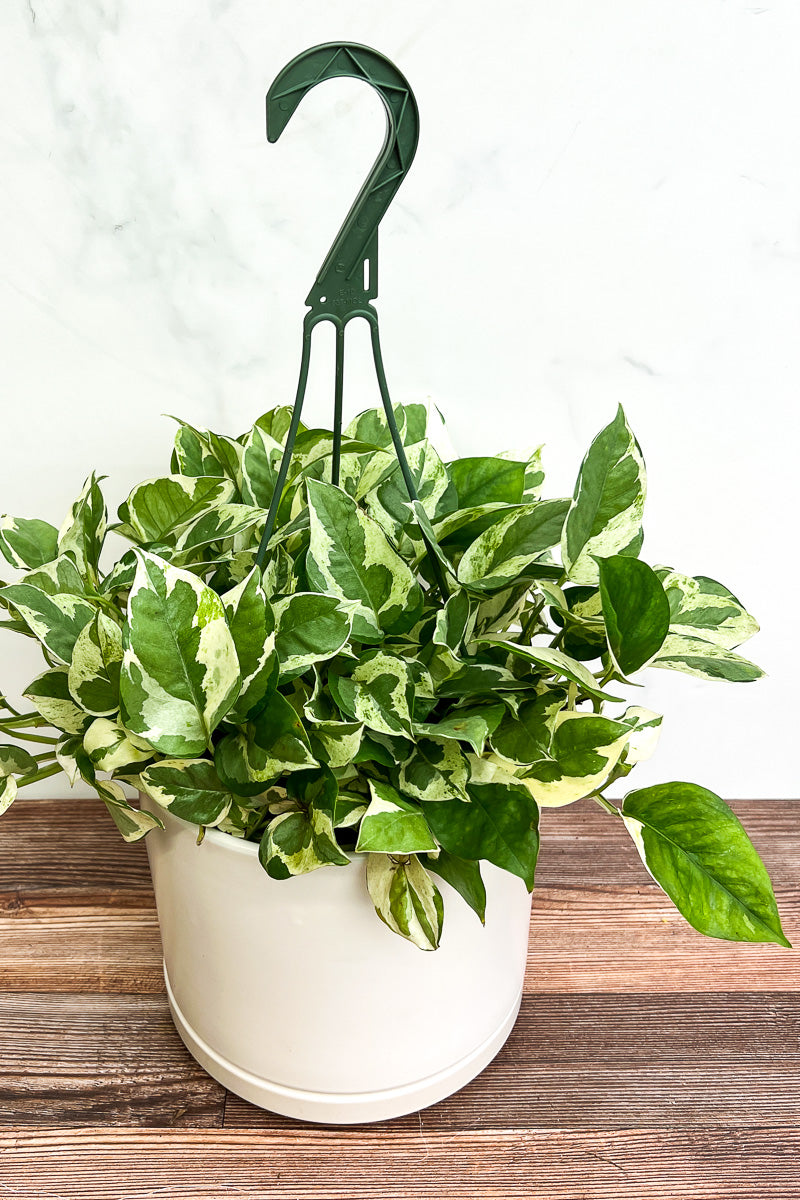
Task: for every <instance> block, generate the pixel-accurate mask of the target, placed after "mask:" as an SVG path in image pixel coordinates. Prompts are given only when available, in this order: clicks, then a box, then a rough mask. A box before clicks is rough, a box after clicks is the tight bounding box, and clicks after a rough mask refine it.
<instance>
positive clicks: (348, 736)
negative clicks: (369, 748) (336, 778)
mask: <svg viewBox="0 0 800 1200" xmlns="http://www.w3.org/2000/svg"><path fill="white" fill-rule="evenodd" d="M363 736H364V726H363V725H362V723H361V722H360V721H315V723H314V726H313V729H311V730H310V731H309V741H310V743H311V748H312V750H313V751H314V754H315V755H316V757H317V758H319V759H320V760H321V761H323V762H326V763H327V764H328V766H329V767H331V768H332V769H334V770H335V769H336V768H339V767H346V766H347V765H348V763H351V762H353V761H354V759H355V757H356V755H357V754H358V751H359V748H360V746H361V742H362V739H363Z"/></svg>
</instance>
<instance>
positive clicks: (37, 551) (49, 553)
mask: <svg viewBox="0 0 800 1200" xmlns="http://www.w3.org/2000/svg"><path fill="white" fill-rule="evenodd" d="M0 552H2V554H3V555H4V557H5V558H6V559H8V561H9V562H10V563H11V566H12V567H16V569H17V570H18V571H27V570H29V569H31V568H32V567H41V566H43V565H44V564H45V563H48V562H51V561H52V560H53V559H54V558H55V557H56V556H57V554H58V530H57V529H56V527H55V526H54V525H50V524H49V523H48V522H47V521H38V520H28V519H27V518H26V517H7V516H3V517H0Z"/></svg>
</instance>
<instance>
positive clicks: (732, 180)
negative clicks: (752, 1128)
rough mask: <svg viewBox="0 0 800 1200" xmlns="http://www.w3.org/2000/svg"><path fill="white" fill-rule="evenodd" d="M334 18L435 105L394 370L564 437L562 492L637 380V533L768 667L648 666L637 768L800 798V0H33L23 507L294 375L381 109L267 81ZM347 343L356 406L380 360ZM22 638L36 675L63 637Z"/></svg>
mask: <svg viewBox="0 0 800 1200" xmlns="http://www.w3.org/2000/svg"><path fill="white" fill-rule="evenodd" d="M333 39H349V40H354V41H360V42H364V43H367V44H370V45H373V46H375V47H376V48H378V49H380V50H382V51H383V52H384V53H386V54H387V55H388V56H389V57H390V58H392V59H394V60H395V61H396V62H397V64H398V65H399V66H400V68H401V70H403V71H404V73H405V74H406V75H407V76H408V78H409V80H410V82H411V84H412V87H413V88H414V90H415V93H416V95H417V98H418V101H419V104H420V108H421V113H422V139H421V143H420V149H419V152H418V156H417V160H416V163H415V165H414V167H413V169H412V171H411V174H410V175H409V177H408V179H407V180H406V182H405V183H404V185H403V187H402V189H401V191H400V194H399V196H398V197H397V199H396V201H395V203H394V205H393V206H392V208H391V210H390V212H389V215H388V216H387V218H386V220H385V222H384V226H383V229H382V243H381V296H380V298H379V301H378V305H379V308H380V311H381V318H382V328H383V338H384V349H385V354H386V361H387V369H388V373H389V380H390V384H391V386H392V390H393V395H394V398H395V400H398V401H408V400H412V399H420V398H425V397H428V396H430V397H432V398H433V399H434V400H435V402H436V403H437V404H438V405H439V406H440V407H441V408H442V409H443V410H444V412H445V414H446V416H447V419H448V425H449V429H450V434H451V437H452V440H453V442H454V444H455V446H456V447H457V449H458V451H459V452H460V453H484V452H488V451H493V450H500V449H503V448H506V447H515V448H518V447H519V446H520V445H526V444H536V443H538V442H545V443H546V446H547V451H546V453H547V460H546V461H547V465H548V467H549V470H550V475H551V484H550V487H551V489H552V490H551V492H550V494H552V495H558V494H564V493H566V492H568V491H570V490H571V488H572V484H573V481H574V476H575V472H576V470H577V467H578V464H579V462H580V458H581V455H582V453H583V451H584V450H585V448H586V446H587V445H588V442H589V440H590V438H591V437H592V436H593V435H594V433H595V432H596V431H597V430H598V429H599V428H600V427H601V426H602V425H604V424H605V423H606V422H607V421H608V420H610V419H611V417H612V416H613V413H614V410H615V406H616V404H617V402H619V401H621V402H622V403H623V404H624V405H625V408H626V411H627V413H628V417H629V420H630V421H631V424H632V425H633V427H634V430H635V431H636V432H637V435H638V437H639V440H640V442H641V443H642V446H643V449H644V452H645V456H646V458H647V461H648V465H649V469H650V482H651V491H650V499H649V501H648V510H647V513H646V518H647V521H646V531H647V537H646V542H645V550H644V556H645V557H646V558H647V559H648V560H649V561H650V562H661V563H668V564H670V565H672V566H675V567H677V568H679V569H681V570H683V571H686V572H689V573H704V574H708V575H711V576H714V577H716V578H719V579H721V580H722V582H724V583H726V584H728V585H729V586H730V587H731V588H732V590H733V591H735V592H736V593H737V594H739V595H740V597H741V598H742V599H743V601H744V602H745V603H746V604H747V605H749V606H750V608H751V609H752V610H753V611H754V612H755V613H756V615H757V616H758V617H759V619H760V620H761V623H762V633H761V634H759V635H758V637H757V638H756V639H754V641H753V642H752V643H750V652H751V653H752V656H753V657H754V658H756V659H757V660H758V661H759V662H760V663H762V665H763V666H764V667H765V668H766V669H767V671H768V672H769V677H768V678H767V679H765V680H763V681H762V682H760V683H758V684H752V685H739V686H735V685H726V684H722V683H716V684H715V683H703V682H701V681H698V680H693V679H691V678H689V677H687V676H673V675H671V674H668V673H666V672H657V671H651V672H649V673H646V674H645V675H644V676H642V678H643V680H644V682H645V683H646V687H645V688H644V689H643V691H642V693H641V694H640V696H639V697H637V698H638V699H640V701H642V702H644V703H647V704H650V705H651V706H652V707H655V708H659V707H661V706H663V711H665V712H666V714H667V721H666V723H665V731H664V734H663V737H662V743H661V748H660V751H659V753H658V755H657V756H656V758H655V759H654V760H653V761H652V762H651V763H649V764H646V765H644V766H642V767H641V768H640V769H639V771H638V777H639V780H640V782H642V783H647V782H655V781H656V780H663V779H674V778H679V779H692V780H696V781H697V782H701V783H704V784H706V785H707V786H710V787H713V788H715V789H716V790H718V791H720V792H722V793H723V794H724V795H727V796H731V797H736V796H750V797H761V796H765V797H781V796H797V795H798V791H799V790H800V789H798V775H797V770H796V767H795V761H796V755H795V751H794V744H795V742H796V728H797V724H798V715H800V714H799V713H798V700H797V687H796V685H795V682H794V676H795V675H796V673H797V670H798V666H800V662H798V652H797V635H796V632H795V630H796V626H795V622H794V611H793V610H794V604H795V603H796V599H795V597H796V596H797V594H798V587H797V585H798V582H800V581H798V573H797V566H796V563H797V549H796V547H797V534H796V531H795V520H796V515H797V512H798V505H797V502H796V499H795V496H796V482H795V481H796V476H797V468H796V463H797V433H798V421H797V415H796V413H797V396H798V383H800V339H798V319H799V318H800V304H799V303H798V300H799V299H800V136H798V129H799V127H800V106H799V105H798V92H799V91H800V88H799V87H798V75H797V63H798V56H799V53H800V7H799V6H798V5H797V3H796V0H778V2H776V3H768V2H767V0H765V2H764V3H763V4H759V3H757V2H756V0H753V2H750V3H745V2H744V0H673V2H672V3H671V4H666V3H664V2H663V0H560V2H559V3H558V4H552V3H545V0H525V2H524V3H522V2H516V0H514V2H512V0H495V3H493V4H492V5H491V6H488V7H487V6H486V5H484V4H478V3H476V2H475V0H460V3H456V2H454V0H439V2H438V3H435V4H431V3H430V0H426V2H422V0H404V2H403V3H402V4H401V3H398V2H396V0H384V3H381V4H376V3H366V2H364V0H361V2H358V0H306V2H298V0H294V2H291V0H266V2H265V0H171V2H170V3H169V4H164V3H163V2H158V3H157V2H156V0H136V2H134V0H82V2H81V3H80V4H76V3H74V2H72V0H5V3H4V4H3V5H2V7H1V8H0V76H1V77H2V79H3V92H2V100H1V101H0V113H1V114H2V116H1V118H0V171H1V172H2V174H1V176H0V177H1V178H2V185H0V329H2V335H1V336H0V395H2V425H0V429H1V430H2V432H1V433H0V437H1V438H2V457H1V458H0V464H2V465H1V467H0V510H2V511H8V512H12V513H16V514H19V515H26V516H34V515H38V516H42V517H46V518H47V519H50V520H52V521H54V522H55V523H57V524H58V523H59V522H60V520H61V518H62V516H63V514H64V512H65V510H66V508H67V506H68V504H69V503H70V502H71V500H72V498H73V496H74V494H75V493H76V492H77V491H78V489H79V487H80V485H81V483H82V481H83V479H84V477H85V476H86V475H87V474H88V473H89V471H90V470H92V469H93V468H97V469H98V470H100V471H103V472H105V473H107V474H108V476H109V479H108V482H107V484H106V489H107V495H108V496H109V499H110V501H111V502H112V503H113V504H114V505H116V504H117V503H118V502H119V501H120V500H121V499H122V498H123V496H124V495H125V494H126V492H127V490H128V488H129V487H130V485H131V484H132V483H133V482H135V481H136V480H138V479H140V478H144V477H146V476H148V475H152V474H158V473H162V472H163V471H164V470H165V469H166V467H167V462H168V453H169V443H170V439H171V434H172V430H171V424H170V422H169V421H167V420H165V419H164V418H163V417H162V415H161V414H163V413H169V412H174V413H180V414H181V415H183V416H185V417H186V418H187V419H189V420H191V421H193V422H195V423H199V424H210V425H211V426H213V427H217V428H219V429H222V430H226V431H230V432H234V433H238V432H240V431H241V429H243V428H244V427H245V426H246V425H248V424H249V423H250V422H251V421H252V420H253V419H254V418H255V416H256V415H257V414H258V413H259V412H260V411H262V410H263V409H264V408H266V407H269V406H271V405H273V404H275V403H286V402H287V401H289V400H290V399H291V398H292V396H293V392H294V385H295V378H296V371H297V366H298V353H299V328H300V321H301V317H302V314H303V311H304V309H303V299H304V297H305V295H306V292H307V290H308V288H309V286H310V284H311V282H312V280H313V277H314V274H315V271H316V268H317V266H318V265H319V262H320V261H321V259H322V256H323V254H324V252H325V251H326V250H327V247H328V245H329V242H330V240H331V238H332V236H333V234H334V233H335V231H336V229H337V228H338V225H339V223H340V221H341V218H342V217H343V215H344V213H345V211H346V209H347V207H348V204H349V202H350V199H351V198H352V196H353V195H354V194H355V192H356V190H357V188H358V186H359V185H360V182H361V179H362V178H363V176H364V174H365V173H366V169H367V167H368V166H369V164H370V163H371V162H372V160H373V158H374V156H375V153H376V152H377V149H378V147H379V144H380V142H381V140H382V136H383V115H382V111H381V107H380V103H379V101H378V99H377V97H376V96H374V95H373V94H372V93H371V91H370V89H368V88H366V87H364V85H362V84H358V83H356V82H352V81H337V82H331V83H328V84H326V85H324V86H321V87H320V88H318V89H317V90H316V91H315V92H314V93H312V94H311V95H310V96H308V97H307V98H306V99H305V100H304V101H303V104H302V106H301V108H300V109H299V111H298V112H297V114H296V115H295V117H294V118H293V120H292V122H291V124H290V125H289V127H288V129H287V130H286V132H285V134H284V135H283V137H282V138H281V140H280V142H278V143H277V144H276V145H274V146H269V145H268V144H267V142H266V140H265V137H264V115H263V109H264V94H265V92H266V90H267V87H268V86H269V83H270V82H271V80H272V78H273V76H274V75H275V74H276V72H277V71H278V70H279V69H280V68H281V67H282V66H283V65H284V63H285V62H286V61H288V59H289V58H291V57H292V56H293V55H294V54H296V53H297V52H299V51H300V50H302V49H304V48H305V47H306V46H310V45H313V44H315V43H318V42H322V41H327V40H333ZM352 350H353V357H352V358H351V359H350V360H349V362H348V382H349V385H350V387H349V390H348V397H347V404H348V408H349V411H350V412H351V413H354V412H356V411H358V410H359V409H360V408H363V407H365V406H367V405H369V404H372V403H374V402H376V401H377V393H376V389H375V387H374V383H373V381H372V377H371V374H370V373H369V371H368V370H367V369H366V346H365V344H364V342H363V341H359V340H358V338H354V341H353V346H352ZM329 370H330V360H329V359H326V357H325V355H324V354H323V353H320V354H319V355H318V358H317V364H316V368H315V372H314V379H313V381H312V383H313V388H312V394H311V398H310V401H309V405H310V408H309V412H310V415H311V416H313V417H316V418H317V419H319V420H325V419H327V417H328V415H329V408H330V401H329V393H328V387H329V384H328V378H329V376H328V372H329ZM15 640H16V639H14V638H13V637H12V636H11V635H7V636H6V637H3V638H2V642H0V661H1V664H2V680H3V684H4V686H5V687H6V689H7V691H8V692H9V693H10V694H12V695H14V694H18V692H19V690H20V689H21V686H22V684H23V683H24V682H26V681H27V679H28V678H30V676H31V675H32V674H33V673H34V671H37V670H39V669H40V667H39V660H38V658H37V656H36V655H35V653H34V652H33V647H28V646H27V645H23V646H18V645H15V644H11V643H14V642H15ZM29 651H30V652H29ZM47 789H50V790H52V788H51V785H50V784H47V785H45V790H47Z"/></svg>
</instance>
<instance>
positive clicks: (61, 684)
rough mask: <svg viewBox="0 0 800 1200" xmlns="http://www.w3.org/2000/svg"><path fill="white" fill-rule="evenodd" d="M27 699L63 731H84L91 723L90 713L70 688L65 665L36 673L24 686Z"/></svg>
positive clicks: (49, 721) (51, 723)
mask: <svg viewBox="0 0 800 1200" xmlns="http://www.w3.org/2000/svg"><path fill="white" fill-rule="evenodd" d="M25 699H26V700H30V702H31V704H32V705H33V706H34V708H35V709H36V710H37V712H39V713H41V715H42V716H43V717H44V719H45V721H47V722H48V723H49V724H50V725H52V726H54V728H56V729H61V730H63V732H64V733H70V734H78V733H80V734H82V733H83V732H84V730H85V729H86V726H87V725H88V724H89V717H88V716H87V714H86V713H85V712H84V711H83V709H82V708H79V707H78V705H77V704H76V703H75V700H74V699H73V697H72V693H71V692H70V690H69V677H68V672H67V668H66V667H52V668H51V669H50V670H49V671H44V672H43V673H42V674H41V675H37V677H36V679H34V680H33V682H32V683H29V684H28V686H27V688H26V689H25Z"/></svg>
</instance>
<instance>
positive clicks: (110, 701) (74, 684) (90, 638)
mask: <svg viewBox="0 0 800 1200" xmlns="http://www.w3.org/2000/svg"><path fill="white" fill-rule="evenodd" d="M121 664H122V630H121V629H120V627H119V625H118V624H117V623H116V621H114V620H112V619H111V617H108V616H106V614H105V613H103V612H98V613H97V615H96V616H95V617H94V619H93V620H92V621H90V622H89V624H88V625H84V627H83V629H82V630H81V632H80V633H79V634H78V637H77V638H76V641H75V649H74V650H73V652H72V662H71V663H70V665H69V674H68V677H67V679H68V683H69V690H70V692H71V694H72V696H73V697H74V699H75V701H76V703H77V704H78V705H79V707H80V708H82V709H84V710H85V711H86V712H87V713H92V714H93V715H94V716H96V717H107V716H110V715H111V714H112V713H114V712H116V711H117V709H118V708H119V673H120V667H121Z"/></svg>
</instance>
